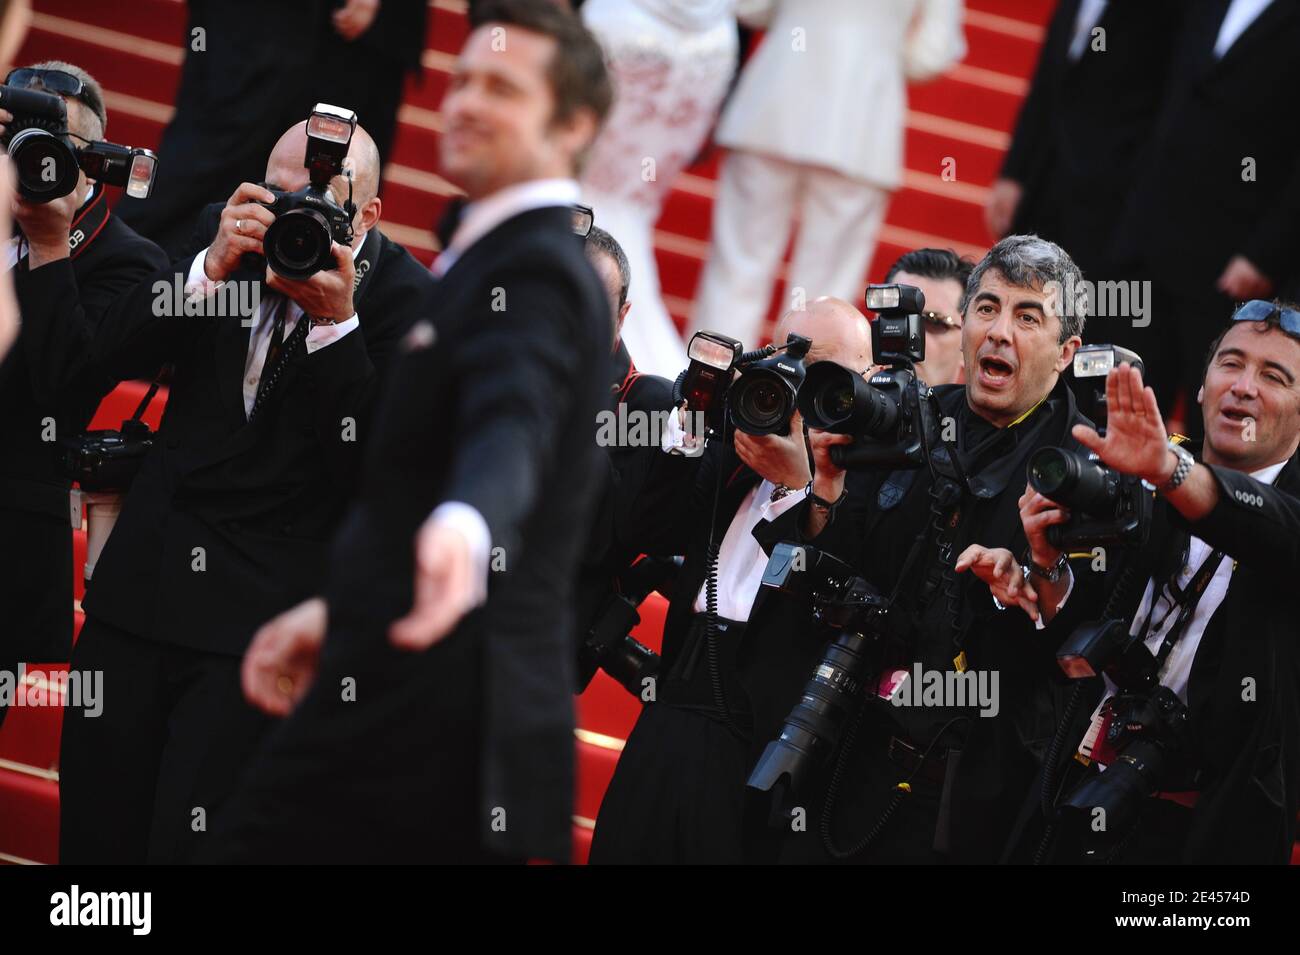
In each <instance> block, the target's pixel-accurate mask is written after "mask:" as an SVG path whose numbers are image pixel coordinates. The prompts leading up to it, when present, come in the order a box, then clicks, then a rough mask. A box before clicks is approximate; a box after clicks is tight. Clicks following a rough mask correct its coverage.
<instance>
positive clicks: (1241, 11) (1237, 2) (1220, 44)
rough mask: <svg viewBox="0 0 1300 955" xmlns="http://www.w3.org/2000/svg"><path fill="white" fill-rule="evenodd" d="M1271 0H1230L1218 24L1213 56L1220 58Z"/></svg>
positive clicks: (1266, 7)
mask: <svg viewBox="0 0 1300 955" xmlns="http://www.w3.org/2000/svg"><path fill="white" fill-rule="evenodd" d="M1272 2H1273V0H1232V5H1231V6H1229V7H1228V12H1227V13H1225V14H1224V15H1223V22H1222V23H1221V24H1219V35H1218V38H1217V39H1215V41H1214V55H1215V57H1217V58H1222V57H1223V55H1224V54H1225V53H1227V52H1228V51H1229V50H1230V49H1232V44H1234V43H1236V42H1237V40H1238V39H1240V37H1241V35H1242V34H1243V33H1245V32H1246V31H1247V30H1248V29H1249V28H1250V25H1251V24H1252V23H1254V22H1255V21H1256V20H1257V19H1258V18H1259V15H1260V14H1261V13H1263V12H1264V11H1265V10H1266V9H1268V5H1269V4H1270V3H1272Z"/></svg>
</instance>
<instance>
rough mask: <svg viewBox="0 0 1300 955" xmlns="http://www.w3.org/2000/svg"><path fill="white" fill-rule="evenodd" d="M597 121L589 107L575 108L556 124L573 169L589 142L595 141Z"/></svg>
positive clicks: (584, 152) (589, 146)
mask: <svg viewBox="0 0 1300 955" xmlns="http://www.w3.org/2000/svg"><path fill="white" fill-rule="evenodd" d="M598 128H599V123H597V122H596V114H595V113H593V112H592V111H591V110H590V109H586V108H580V109H575V110H574V111H573V113H572V114H570V116H569V117H568V118H567V119H565V120H564V121H563V122H561V123H560V124H559V126H558V130H557V131H558V134H559V138H560V142H561V143H562V144H563V148H564V151H565V152H566V153H567V154H568V155H569V157H570V158H571V160H572V162H573V165H574V167H575V169H576V168H577V166H578V165H579V164H580V161H581V157H583V156H584V155H585V154H586V152H587V150H588V149H590V148H591V144H592V143H593V142H595V141H596V132H597V130H598Z"/></svg>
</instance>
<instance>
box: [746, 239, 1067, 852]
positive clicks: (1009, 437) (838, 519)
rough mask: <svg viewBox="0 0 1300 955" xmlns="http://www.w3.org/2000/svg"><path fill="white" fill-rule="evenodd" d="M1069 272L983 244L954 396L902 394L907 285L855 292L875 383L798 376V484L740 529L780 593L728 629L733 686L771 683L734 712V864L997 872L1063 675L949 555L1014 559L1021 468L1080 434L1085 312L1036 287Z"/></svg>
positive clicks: (912, 321) (912, 341) (1053, 257)
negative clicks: (1069, 377)
mask: <svg viewBox="0 0 1300 955" xmlns="http://www.w3.org/2000/svg"><path fill="white" fill-rule="evenodd" d="M1071 275H1075V276H1077V269H1076V268H1075V266H1074V263H1073V262H1072V261H1071V259H1070V257H1069V256H1068V255H1067V254H1066V253H1065V251H1064V250H1062V249H1061V248H1060V247H1059V246H1057V245H1055V244H1054V243H1051V242H1047V241H1045V240H1043V239H1039V238H1038V237H1036V236H1010V237H1008V238H1006V239H1003V240H1002V241H1001V242H999V243H998V244H997V245H995V246H994V247H993V248H992V249H991V250H990V251H989V253H988V254H987V255H986V256H985V258H984V259H983V260H982V261H981V262H980V263H979V264H977V265H976V266H975V268H974V270H973V272H972V273H971V275H970V277H969V279H968V281H967V284H966V289H965V294H964V295H963V300H962V306H961V314H962V331H961V336H962V350H963V355H964V361H965V366H966V373H967V381H966V383H965V385H947V386H940V387H938V388H935V389H933V390H932V391H931V390H930V389H928V388H926V387H925V385H924V383H923V382H916V381H915V379H914V376H913V372H912V370H911V366H912V365H913V364H914V363H915V362H916V361H918V360H919V359H920V358H922V357H924V356H923V355H921V354H917V352H918V351H919V349H918V348H917V347H916V345H917V344H918V343H919V342H920V341H921V340H923V332H922V330H921V319H920V316H919V314H918V312H919V310H920V309H921V308H923V305H920V303H918V302H917V301H916V298H917V297H919V296H917V295H916V290H915V289H910V290H909V289H908V288H907V287H906V286H880V287H873V288H870V289H868V307H869V308H872V309H873V310H875V311H877V312H878V314H879V317H878V318H877V319H875V327H874V329H873V338H874V339H875V341H874V342H873V347H874V350H875V352H876V360H877V361H880V362H883V363H885V365H886V368H885V369H884V370H883V371H881V372H879V373H877V374H875V375H873V376H872V377H871V379H870V381H869V382H868V381H855V380H854V377H855V376H852V375H850V374H848V372H847V370H844V369H838V370H837V369H834V368H829V369H828V368H823V367H820V366H818V365H813V366H811V367H810V368H809V370H808V378H807V379H806V380H805V384H804V389H801V392H800V407H801V408H802V409H804V413H805V417H808V419H809V423H810V426H811V427H812V428H813V429H814V430H810V441H811V443H812V447H813V452H814V455H815V474H814V478H813V483H812V488H811V492H810V494H809V495H808V499H807V500H806V501H805V502H803V503H802V504H801V505H800V506H799V507H798V508H796V509H795V510H793V511H791V512H789V513H787V514H784V515H782V516H781V517H780V518H778V519H777V520H775V521H773V522H772V523H770V524H768V525H766V526H764V527H762V528H761V529H760V530H759V531H756V536H758V537H759V539H760V540H761V541H762V542H763V544H764V546H765V547H766V548H767V549H769V551H770V552H772V553H773V555H774V557H773V563H772V564H771V565H769V569H768V575H767V579H765V581H764V583H765V584H766V585H768V586H770V587H772V588H774V589H777V590H781V591H785V592H787V594H788V598H792V599H786V600H783V601H781V602H780V603H779V606H780V608H781V612H780V613H779V614H773V615H771V616H769V617H766V618H759V619H757V620H755V621H753V623H752V624H751V627H750V630H751V632H750V633H749V634H747V640H748V641H751V642H752V643H751V645H752V646H753V648H754V653H753V654H752V655H751V657H750V658H749V659H748V661H747V662H746V665H745V668H744V669H743V670H742V674H741V676H742V678H744V677H745V675H746V672H747V671H762V672H765V673H768V674H771V675H772V676H770V677H769V679H768V680H767V681H766V682H765V683H763V684H762V685H765V686H766V687H767V688H768V689H767V692H766V693H765V695H764V696H763V697H761V698H756V699H755V701H754V703H755V712H756V720H757V722H756V729H755V733H754V739H755V748H754V750H753V751H752V753H751V761H752V762H751V765H752V766H753V770H752V772H751V775H750V778H749V783H748V785H749V789H750V791H751V798H750V802H751V807H750V809H751V812H752V813H753V814H755V815H756V816H757V817H759V818H760V820H761V822H762V823H763V825H762V826H761V827H755V828H752V829H749V830H748V831H747V839H748V842H749V844H748V846H747V850H748V855H749V857H750V858H751V859H756V860H773V861H782V862H812V861H818V862H829V861H836V862H839V861H862V862H869V863H887V862H945V861H992V860H996V859H997V858H998V856H999V854H1000V852H1001V849H1002V846H1003V843H1004V842H1005V840H1006V837H1007V833H1008V832H1009V831H1010V829H1011V827H1012V825H1013V823H1014V821H1015V811H1016V808H1017V800H1018V799H1019V797H1020V795H1021V794H1022V793H1023V792H1025V791H1026V789H1027V788H1028V784H1029V781H1030V779H1031V778H1032V776H1033V773H1034V772H1035V769H1036V766H1037V760H1038V758H1039V757H1040V756H1041V753H1042V750H1043V749H1044V748H1045V746H1046V743H1047V741H1048V740H1049V739H1050V737H1051V735H1052V730H1053V728H1054V726H1055V725H1056V719H1055V712H1056V709H1057V707H1058V705H1059V703H1060V701H1059V696H1060V690H1059V687H1058V684H1060V683H1063V681H1062V680H1060V679H1059V676H1056V677H1055V678H1054V673H1053V670H1054V662H1053V660H1052V656H1051V648H1052V646H1053V644H1052V643H1051V641H1050V639H1048V640H1046V641H1045V638H1044V636H1043V634H1040V633H1038V632H1037V631H1036V628H1035V626H1034V624H1032V623H1030V622H1029V621H1028V620H1027V619H1025V618H1024V617H1023V616H1021V615H1020V614H1015V615H1014V616H1013V615H1011V614H1008V613H1007V612H1006V611H1005V610H1004V609H1002V607H1003V606H1004V605H1003V604H999V603H997V602H995V600H994V594H992V593H991V592H990V590H989V589H988V587H987V586H985V585H984V584H983V583H982V582H981V581H979V580H975V579H973V577H972V576H967V575H964V574H962V573H961V571H963V570H964V569H965V568H964V566H963V565H962V564H961V563H960V562H959V561H958V555H959V554H961V553H962V551H963V550H964V549H965V548H966V547H967V545H968V544H969V543H971V542H973V541H1000V542H1004V543H1005V544H1007V545H1008V546H1010V547H1011V548H1013V549H1015V548H1017V547H1018V546H1019V542H1020V540H1021V539H1022V538H1023V532H1022V531H1021V528H1020V521H1019V512H1018V508H1017V499H1018V497H1019V495H1020V489H1021V487H1022V486H1023V485H1022V484H1021V483H1020V475H1021V474H1023V473H1024V468H1025V463H1026V461H1027V460H1028V459H1029V457H1030V456H1031V455H1032V454H1033V453H1034V452H1035V451H1036V450H1037V449H1039V448H1041V447H1044V446H1055V445H1060V444H1062V443H1066V444H1071V445H1073V444H1074V442H1073V439H1071V437H1070V429H1071V428H1072V427H1073V426H1074V425H1075V424H1077V423H1079V422H1081V421H1082V420H1084V419H1083V418H1082V416H1081V415H1080V413H1079V411H1078V409H1077V405H1076V401H1075V397H1074V393H1073V391H1072V390H1071V388H1070V387H1069V386H1068V383H1067V381H1066V379H1065V377H1064V376H1063V372H1065V370H1066V369H1067V368H1068V367H1070V365H1071V363H1072V361H1073V358H1074V355H1075V352H1076V349H1077V348H1078V347H1079V343H1080V335H1081V333H1082V331H1083V316H1082V315H1077V314H1076V315H1062V314H1059V313H1058V311H1057V308H1056V303H1055V302H1054V297H1053V295H1052V291H1051V290H1052V289H1053V288H1054V287H1055V285H1054V283H1064V282H1065V280H1066V279H1067V278H1069V277H1070V276H1071ZM804 390H807V392H808V393H807V394H806V395H805V394H804ZM846 468H847V469H848V470H847V474H846ZM782 545H784V546H782ZM778 557H782V558H783V560H784V564H783V563H782V560H778V559H777V558H778ZM796 558H798V559H797V560H796ZM777 605H778V604H776V603H774V606H777ZM819 623H820V624H822V626H818V624H819Z"/></svg>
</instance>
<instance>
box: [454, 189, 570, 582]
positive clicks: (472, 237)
mask: <svg viewBox="0 0 1300 955" xmlns="http://www.w3.org/2000/svg"><path fill="white" fill-rule="evenodd" d="M579 195H580V192H579V189H578V182H577V180H575V179H533V180H530V181H528V182H520V183H516V184H514V185H512V186H506V187H505V188H504V189H498V190H497V191H496V192H494V193H492V194H491V195H489V196H484V197H483V198H482V199H478V200H476V201H474V202H471V203H469V204H468V205H467V206H465V208H464V210H463V211H462V212H461V215H460V222H459V223H457V225H456V231H455V232H453V233H452V236H451V241H450V242H448V243H447V248H445V249H443V251H442V252H441V254H439V256H438V257H437V258H436V259H434V261H433V265H432V267H431V269H430V271H432V272H433V274H434V276H435V277H436V278H441V277H442V276H443V275H445V274H447V270H448V269H450V268H451V267H452V265H454V264H455V262H456V260H457V259H459V258H460V257H461V256H462V255H464V254H465V251H466V250H467V249H469V247H470V246H472V245H473V244H474V243H475V242H477V241H478V240H479V239H481V238H483V237H484V236H485V235H487V234H488V233H489V232H491V231H492V230H493V229H495V228H496V227H497V226H499V225H500V224H501V223H503V222H505V221H506V220H507V219H511V218H513V217H515V216H517V215H519V214H520V213H522V212H529V211H531V210H533V209H543V208H547V207H549V206H565V207H571V206H572V205H573V204H574V203H575V202H577V201H578V197H579ZM429 519H430V520H434V521H437V522H438V523H440V524H443V525H446V526H449V527H452V528H454V529H455V530H457V531H458V532H459V533H460V535H461V536H462V537H464V538H465V540H466V541H467V542H468V543H469V552H470V560H471V561H472V562H473V572H472V579H474V580H475V581H478V582H479V583H480V585H481V586H480V587H479V590H478V593H477V594H476V597H475V604H481V603H482V602H483V601H484V600H486V599H487V581H488V573H489V569H490V560H491V556H492V534H491V532H490V531H489V530H488V526H487V521H485V520H484V519H483V515H482V514H480V513H479V512H478V511H477V510H476V509H475V508H473V507H471V506H470V505H469V504H466V503H464V502H463V501H444V502H443V503H442V504H439V505H438V506H437V507H435V508H434V509H433V513H432V514H431V515H429Z"/></svg>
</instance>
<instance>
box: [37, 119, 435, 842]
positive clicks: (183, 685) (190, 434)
mask: <svg viewBox="0 0 1300 955" xmlns="http://www.w3.org/2000/svg"><path fill="white" fill-rule="evenodd" d="M379 167H380V157H379V155H378V152H377V151H376V149H375V147H374V144H373V143H372V141H371V140H370V137H369V135H368V134H367V133H366V132H365V131H364V130H363V129H361V128H360V127H356V126H355V117H354V116H353V115H352V114H351V113H350V111H348V110H343V109H339V108H336V107H330V106H327V105H325V104H321V105H320V106H318V107H317V108H316V110H315V111H314V112H313V113H312V115H311V117H310V118H309V119H308V121H307V122H306V123H301V122H300V123H298V124H296V125H294V126H293V127H292V128H290V129H289V130H288V131H287V132H285V133H284V134H283V135H282V136H281V138H280V141H279V142H278V143H277V144H276V146H275V148H274V149H273V150H272V152H271V154H270V156H269V158H268V160H267V166H266V180H267V184H266V185H258V184H254V183H243V184H241V185H240V186H239V187H238V188H237V189H236V190H235V192H234V193H233V195H232V196H231V197H230V199H229V201H228V202H226V204H225V205H224V206H219V205H218V206H210V207H208V208H207V209H206V210H205V211H204V213H203V215H202V216H201V217H200V220H199V222H198V225H197V229H196V232H195V237H194V240H193V242H192V246H191V247H192V248H193V249H195V250H196V251H195V253H193V254H191V255H190V256H187V257H185V258H182V259H180V260H179V261H178V262H177V263H175V264H174V265H173V266H172V267H170V268H168V269H164V270H163V271H161V272H158V273H155V274H154V275H153V276H151V277H149V278H147V279H146V280H145V281H144V282H142V283H140V284H139V285H138V286H137V287H136V288H135V289H134V290H133V291H132V292H130V294H129V296H128V298H127V301H126V302H125V304H123V305H121V306H120V307H118V308H116V309H115V310H114V311H113V313H112V316H111V317H110V318H108V319H106V320H105V321H104V323H103V324H102V325H101V327H100V328H99V330H98V333H97V335H96V337H95V343H94V344H95V351H96V353H97V355H98V356H99V358H100V360H101V361H102V363H103V364H104V365H105V366H106V367H108V368H109V369H111V370H112V372H113V373H114V374H115V375H118V376H132V377H136V376H151V375H154V374H156V373H157V372H158V370H159V368H160V367H161V366H163V365H170V366H171V368H172V372H171V379H170V386H171V392H170V398H169V400H168V404H167V410H166V414H165V416H164V418H163V422H162V427H161V429H160V430H159V432H158V434H157V435H155V436H154V437H153V439H152V446H151V447H150V448H149V449H148V451H147V453H146V454H145V455H144V457H143V459H142V461H141V463H140V465H139V471H138V473H137V474H136V476H135V478H134V482H133V483H132V484H131V487H130V491H129V493H128V495H127V497H126V500H125V503H124V505H123V508H122V514H121V517H120V518H119V520H118V522H117V525H116V526H115V528H114V529H113V533H112V535H111V536H110V537H109V539H108V543H107V544H106V546H105V547H104V550H103V553H102V555H101V557H100V558H99V560H98V562H97V564H96V566H95V570H94V576H93V579H92V581H91V583H90V586H89V588H88V591H87V594H86V599H85V610H86V623H85V628H84V630H83V632H82V635H81V638H80V640H79V641H78V643H77V647H76V652H75V654H74V660H73V665H74V667H78V668H86V669H96V670H102V671H103V672H104V674H105V681H106V684H107V685H108V686H109V687H112V688H115V689H110V690H109V693H110V694H111V696H112V699H113V701H114V702H111V703H110V704H109V705H108V706H106V707H105V708H104V711H103V714H102V715H101V716H100V717H99V718H97V719H88V718H85V717H83V716H82V715H81V714H80V713H76V712H74V711H69V712H68V714H67V717H66V718H65V722H64V728H63V742H62V763H61V765H62V786H61V790H62V804H61V838H60V853H61V856H62V859H63V860H64V861H72V862H143V861H146V860H148V861H181V860H185V859H187V858H188V857H189V856H190V855H191V853H192V850H193V848H194V845H195V842H196V840H198V839H199V838H201V835H202V833H203V832H205V831H206V829H207V826H208V825H210V824H211V823H212V822H213V814H214V813H219V811H220V808H221V805H222V802H223V800H224V798H225V796H226V794H227V792H228V790H229V789H230V787H231V786H233V784H234V781H235V778H236V776H237V774H238V771H239V770H240V769H241V768H242V767H243V764H244V761H245V760H246V759H247V757H248V755H249V754H250V753H251V751H252V749H253V747H254V746H255V744H256V743H257V742H258V740H260V738H261V737H262V735H263V732H264V730H265V729H266V727H267V725H268V723H269V720H268V719H267V718H266V716H265V715H264V714H262V713H260V712H258V711H257V710H255V709H254V708H252V707H250V706H248V704H247V703H245V702H244V700H243V697H242V694H241V692H240V682H239V667H240V659H241V657H242V655H243V653H244V650H245V648H246V647H247V646H248V643H249V640H250V639H251V638H252V636H253V633H254V631H255V630H256V629H257V628H258V626H260V625H261V624H262V623H263V622H264V621H265V620H267V619H269V618H270V617H273V616H275V615H276V614H277V613H279V612H281V611H282V610H284V609H286V608H288V607H290V606H293V605H294V604H295V603H297V602H299V601H301V600H303V599H304V598H306V597H308V596H310V595H311V594H313V593H315V592H317V591H318V589H319V588H320V585H321V581H322V579H323V578H324V576H325V574H326V569H327V566H328V559H327V555H328V544H329V541H330V539H331V538H332V537H333V535H334V532H335V530H336V529H337V527H338V525H339V522H340V520H341V518H342V517H343V514H344V509H345V506H346V504H347V502H348V501H349V500H350V499H351V497H352V496H353V494H354V492H355V490H356V487H357V483H358V473H359V469H360V462H361V456H362V450H363V448H364V446H365V445H366V443H367V442H368V441H369V440H370V438H371V436H372V435H371V431H372V422H371V409H372V406H373V403H374V400H375V397H376V394H377V392H378V390H379V387H380V385H381V382H382V381H383V379H384V376H385V373H386V370H387V368H388V367H389V365H390V363H391V362H392V361H393V360H394V358H395V357H396V353H397V350H398V347H399V343H400V341H401V339H402V336H403V335H404V334H405V333H406V332H407V330H408V329H409V328H410V327H411V326H412V325H413V324H414V323H415V322H416V321H417V320H419V319H423V318H426V317H427V316H428V314H429V311H430V309H431V298H430V293H431V289H432V286H433V282H432V279H431V278H430V277H429V274H428V271H427V270H426V269H424V268H423V267H422V266H421V265H420V264H419V263H418V262H416V260H415V259H413V258H412V257H411V256H410V255H409V254H408V253H407V252H406V250H405V249H403V248H402V247H401V246H400V245H398V244H397V243H395V242H393V241H392V240H390V239H389V238H387V237H386V236H385V235H383V234H382V233H381V232H380V230H379V228H378V224H379V219H380V214H381V204H380V200H379V198H378V197H377V196H376V188H377V183H378V177H379ZM182 289H184V295H182V294H181V291H182ZM245 306H247V307H245Z"/></svg>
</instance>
